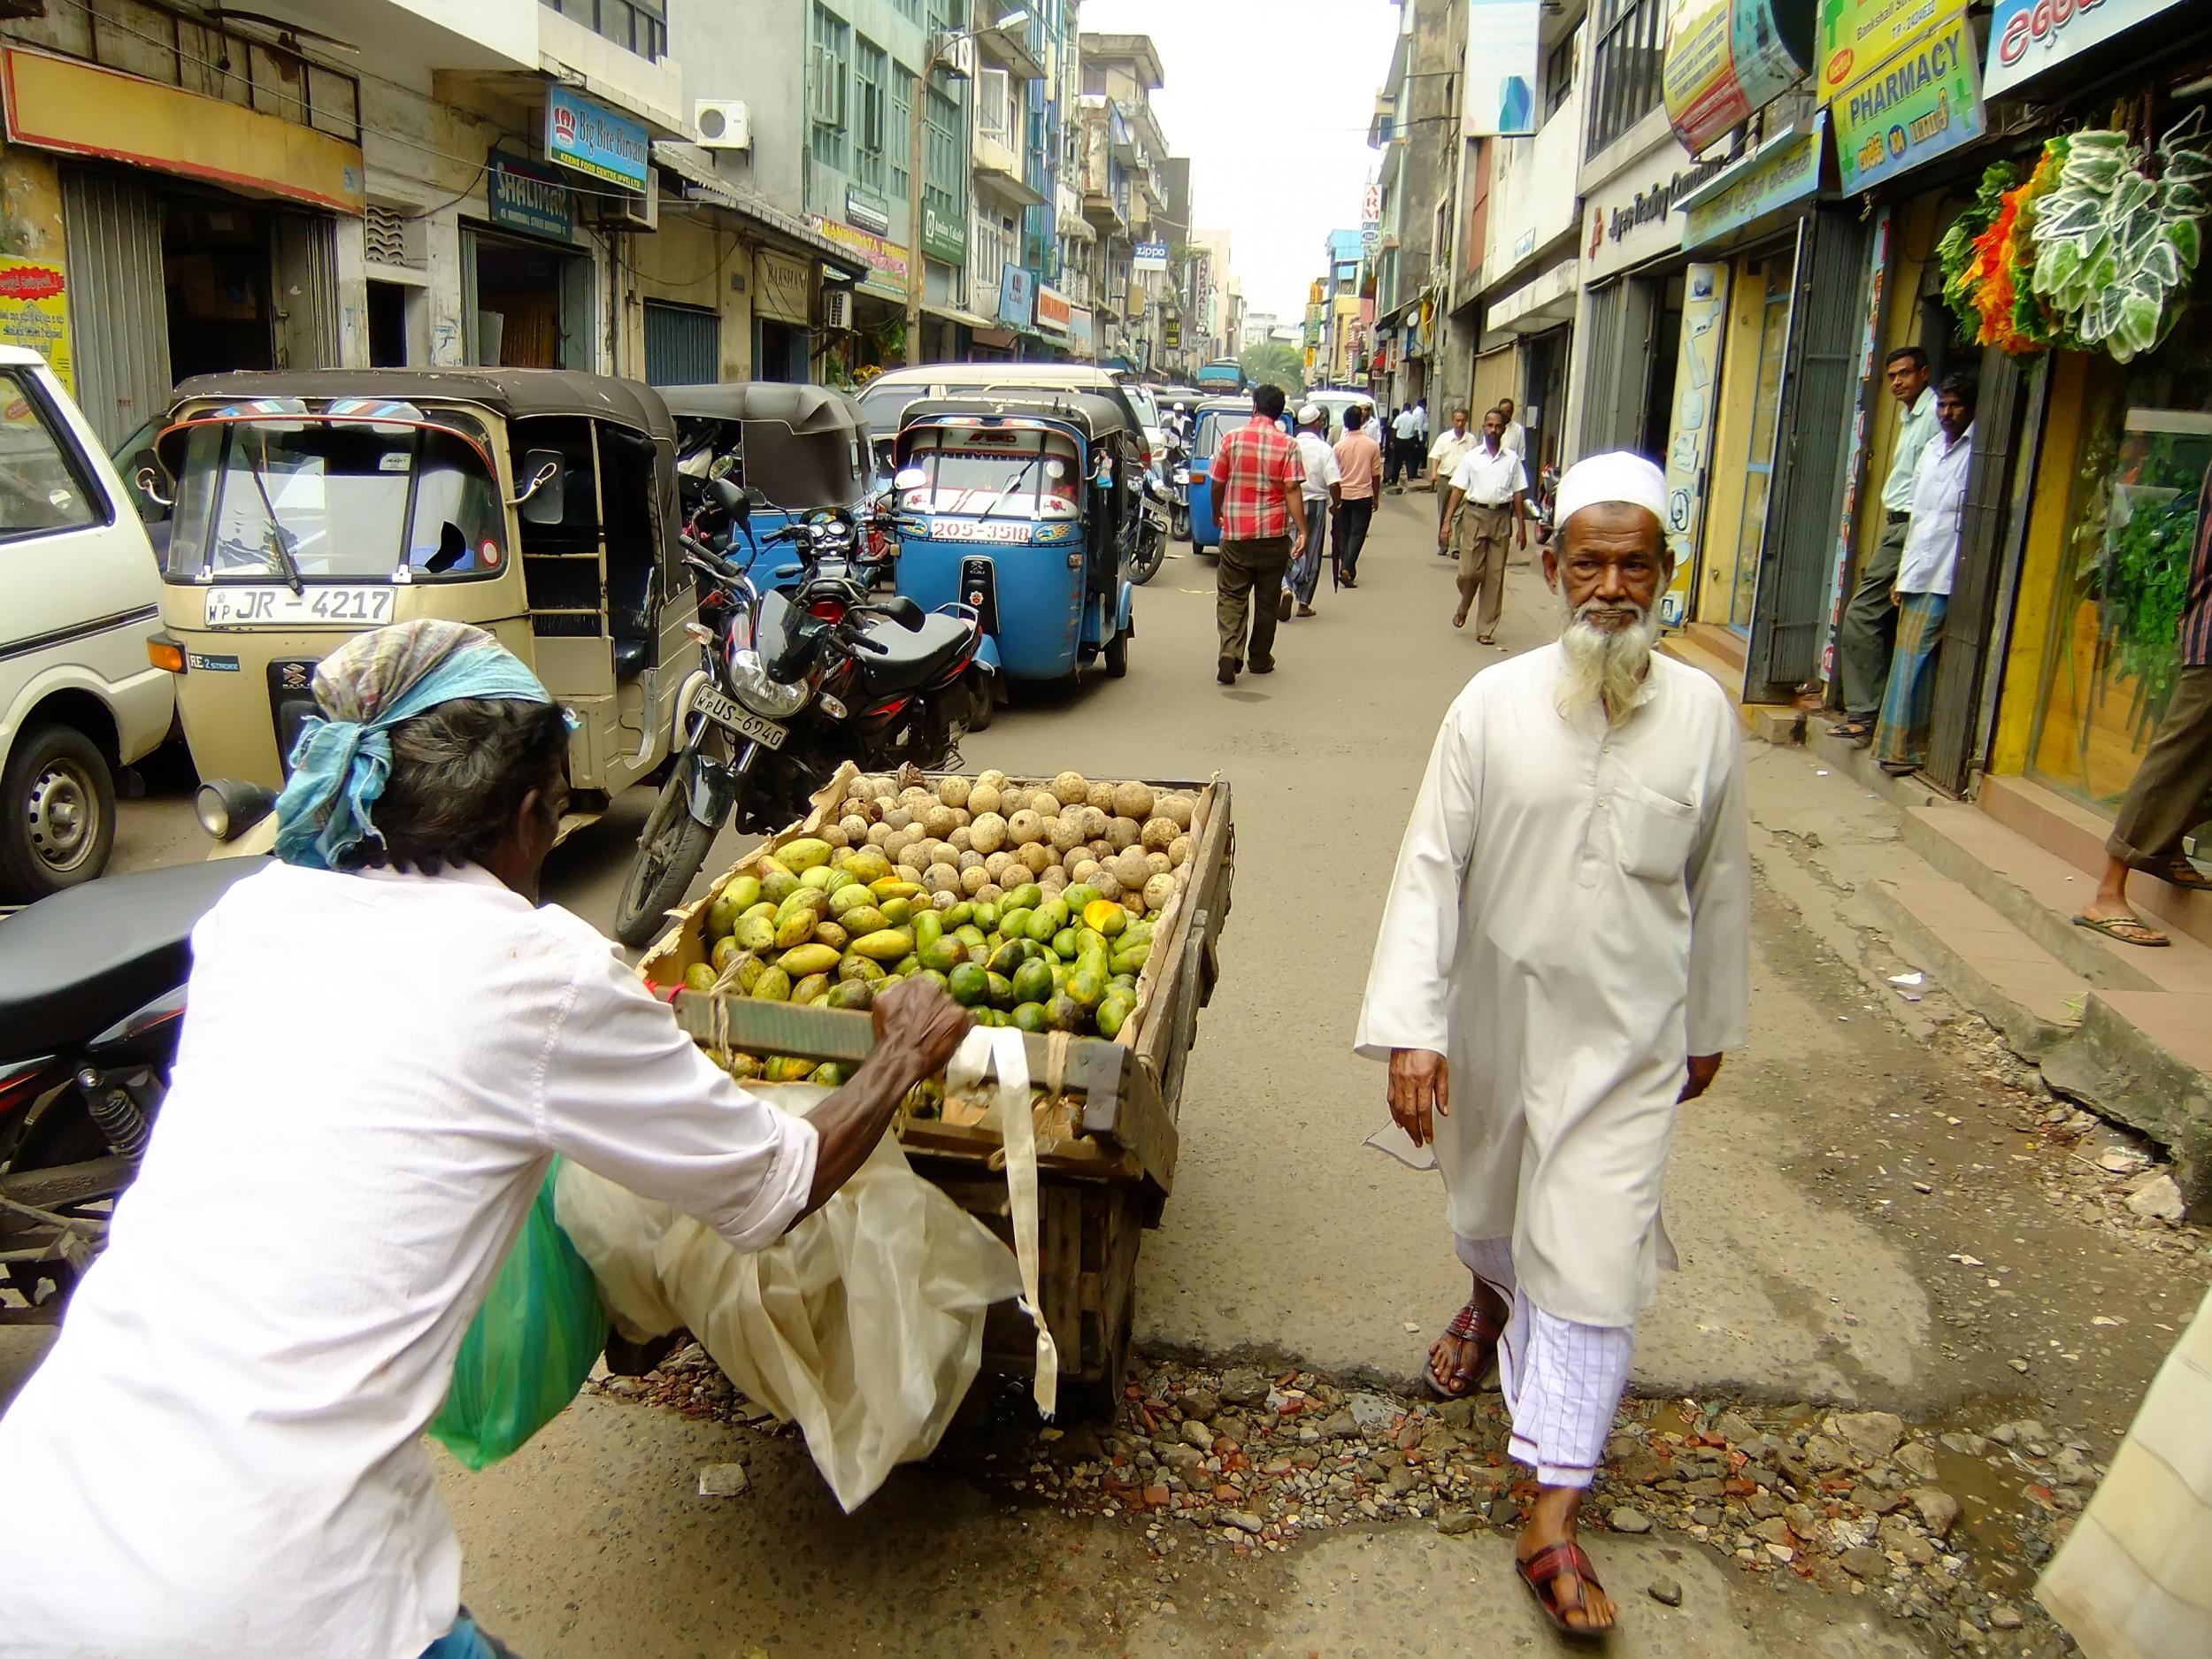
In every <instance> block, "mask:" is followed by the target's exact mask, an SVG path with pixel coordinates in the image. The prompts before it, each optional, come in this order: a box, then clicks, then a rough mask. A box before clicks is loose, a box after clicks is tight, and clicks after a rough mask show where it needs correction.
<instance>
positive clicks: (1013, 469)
mask: <svg viewBox="0 0 2212 1659" xmlns="http://www.w3.org/2000/svg"><path fill="white" fill-rule="evenodd" d="M906 464H907V465H909V466H918V467H919V468H921V469H922V470H923V471H924V472H927V473H928V474H929V479H930V481H929V483H928V485H927V486H926V487H923V488H915V489H910V490H908V491H907V492H906V494H905V495H904V497H903V498H902V505H903V507H904V508H905V510H906V511H909V512H945V513H969V514H973V515H974V516H975V517H977V518H1051V519H1064V518H1076V517H1077V516H1079V513H1080V511H1081V510H1082V501H1083V466H1082V463H1081V461H1080V460H1079V458H1078V457H1077V455H1076V450H1075V441H1074V440H1073V439H1071V438H1070V437H1069V436H1067V434H1064V433H1058V432H1020V431H1010V430H1005V429H990V430H984V431H976V430H972V429H966V430H964V429H961V428H957V427H954V428H948V429H944V430H929V431H923V432H919V433H917V434H915V435H914V444H913V448H912V449H911V451H910V453H909V455H908V457H907V463H906Z"/></svg>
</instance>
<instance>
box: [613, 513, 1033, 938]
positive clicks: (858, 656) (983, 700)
mask: <svg viewBox="0 0 2212 1659" xmlns="http://www.w3.org/2000/svg"><path fill="white" fill-rule="evenodd" d="M733 497H734V499H733ZM721 504H722V506H723V507H724V508H725V510H726V511H729V512H730V513H731V514H732V515H733V518H735V519H736V521H737V524H738V528H739V530H740V532H741V534H743V535H744V536H745V539H746V540H747V541H750V540H751V538H750V534H749V530H747V528H746V526H745V524H744V519H745V517H746V513H747V503H745V501H744V499H743V498H742V497H741V496H738V495H736V492H735V491H734V489H729V490H727V491H726V493H725V494H724V495H723V496H722V497H721ZM878 511H879V513H887V512H888V511H889V509H888V506H887V505H886V506H885V507H883V508H880V509H879V510H878ZM886 541H887V542H888V544H889V545H891V546H894V547H895V538H869V537H863V538H861V539H860V541H857V542H856V540H855V536H854V534H852V532H851V531H850V530H849V529H847V528H846V527H845V526H842V525H841V524H837V523H822V524H810V523H806V522H799V523H795V524H791V525H787V526H785V527H784V528H782V529H780V530H778V531H775V532H773V533H772V534H769V535H767V536H764V537H762V538H760V540H759V541H758V542H757V544H755V545H757V547H758V548H759V549H762V550H765V549H768V548H772V547H776V546H780V545H787V546H789V547H791V548H792V549H795V551H796V552H797V553H798V555H799V561H798V563H797V564H795V565H784V566H781V567H779V568H778V569H777V570H776V571H775V572H774V580H776V582H777V583H778V584H779V586H777V587H772V588H768V589H767V590H766V591H762V590H761V589H760V588H757V586H756V585H755V584H754V582H753V580H752V579H751V577H750V576H749V574H748V572H747V570H746V569H743V568H741V567H739V566H738V565H734V564H733V563H732V562H731V561H730V560H728V559H726V558H725V557H722V556H721V555H719V554H717V553H715V552H714V551H712V550H711V549H709V548H708V547H706V546H705V545H704V544H703V543H702V542H701V541H698V540H697V539H696V538H695V537H691V536H687V538H686V541H685V549H684V559H685V563H686V564H687V565H690V566H691V568H692V570H693V571H694V572H695V573H696V574H697V575H698V576H700V577H701V578H702V579H703V580H705V581H706V582H708V583H709V584H710V586H711V587H712V588H714V589H715V590H716V593H717V595H718V603H715V604H714V605H712V606H711V607H709V606H703V607H702V610H703V614H705V615H707V616H709V617H710V618H711V619H710V620H708V621H703V622H701V623H697V624H695V625H694V626H693V630H692V631H693V636H694V637H695V639H697V641H699V644H700V647H701V649H702V650H703V654H704V656H705V659H706V661H705V667H704V669H703V672H700V673H698V674H696V675H695V676H694V677H693V679H692V680H691V681H690V682H689V683H688V684H687V686H686V687H685V689H684V691H683V692H682V693H681V694H680V696H679V698H678V705H677V706H678V710H679V712H678V716H677V719H678V726H679V728H680V736H681V739H682V748H681V749H680V752H679V753H678V755H677V756H676V757H675V759H674V761H673V762H672V764H671V766H670V769H669V772H668V777H667V780H666V781H665V782H664V784H663V785H662V787H661V792H660V795H659V796H658V798H657V800H656V801H655V802H654V803H653V810H652V811H651V813H650V814H649V816H648V818H646V822H645V828H644V831H643V833H641V835H640V836H639V838H638V850H637V853H636V856H634V859H633V860H632V863H631V867H630V874H629V878H628V879H627V880H626V882H625V884H624V887H623V891H622V897H621V900H620V902H619V903H618V906H617V908H616V911H615V935H616V937H617V938H618V939H620V940H621V941H623V942H624V943H626V944H630V945H642V944H645V943H646V942H647V941H649V940H650V939H651V938H652V937H653V935H654V933H656V932H657V930H658V929H659V927H660V926H661V925H662V922H663V918H664V916H665V915H666V913H667V912H668V911H669V910H672V908H674V907H675V905H676V904H677V903H679V902H680V901H681V900H682V898H683V895H684V893H685V890H686V889H687V888H688V887H690V885H691V881H692V878H693V877H695V875H697V874H698V872H699V867H700V865H701V864H703V863H704V862H705V860H706V856H707V849H708V848H709V847H710V846H711V845H712V844H713V841H714V838H715V836H716V835H717V834H718V833H720V831H721V829H722V826H723V825H724V824H725V823H726V822H728V821H730V820H731V819H732V818H735V820H736V822H737V824H738V826H739V827H740V828H743V829H757V830H763V831H766V830H773V829H777V828H780V827H781V826H783V825H785V824H787V823H789V822H790V821H791V820H792V819H794V818H800V817H803V816H804V815H805V813H806V811H807V810H809V806H810V797H811V796H812V795H813V794H814V792H815V791H816V790H818V788H820V787H821V786H822V785H823V784H824V783H826V782H827V781H828V780H829V779H830V777H831V775H832V774H833V772H835V771H836V770H837V768H838V766H839V765H840V764H842V763H843V762H845V761H848V760H849V761H852V762H854V763H856V764H858V765H861V766H863V767H864V768H866V769H868V770H870V771H892V770H895V769H896V768H897V767H898V766H900V765H902V764H907V763H909V762H911V763H913V764H917V765H920V766H924V767H928V768H941V767H945V766H948V765H950V764H954V763H955V762H956V758H957V755H958V749H959V744H960V741H961V739H962V738H963V737H964V736H965V735H966V734H967V733H969V732H972V731H977V730H980V729H981V728H982V727H983V726H985V725H987V724H988V722H989V718H990V714H991V709H992V687H991V684H990V679H989V672H988V670H987V668H986V666H985V665H984V664H983V663H982V662H981V661H980V660H979V657H978V655H977V653H978V651H979V649H980V647H981V645H982V641H983V634H982V628H981V626H980V622H979V618H978V617H977V615H976V613H975V612H974V611H972V610H970V609H968V608H966V607H964V606H959V607H953V608H950V609H949V610H947V611H924V610H923V609H922V608H921V607H920V606H919V605H918V604H917V603H914V601H912V600H911V599H907V598H903V597H898V596H892V597H881V596H878V595H875V594H874V593H873V592H872V588H873V584H874V582H875V580H876V576H877V573H878V572H876V569H875V565H877V563H878V562H879V561H878V560H877V559H876V558H873V557H855V555H856V549H857V550H858V551H861V552H863V553H864V552H865V550H866V549H867V547H868V546H869V545H871V544H873V545H877V546H881V545H884V544H885V542H886ZM782 584H788V587H785V586H782Z"/></svg>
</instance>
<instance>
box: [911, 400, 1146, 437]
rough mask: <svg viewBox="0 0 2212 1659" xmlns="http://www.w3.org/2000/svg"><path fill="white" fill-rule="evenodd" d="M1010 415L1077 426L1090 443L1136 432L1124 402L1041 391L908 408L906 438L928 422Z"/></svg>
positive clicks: (931, 403)
mask: <svg viewBox="0 0 2212 1659" xmlns="http://www.w3.org/2000/svg"><path fill="white" fill-rule="evenodd" d="M996 415H1006V416H1011V417H1013V418H1016V419H1030V420H1058V421H1064V422H1066V423H1067V424H1068V425H1069V426H1073V427H1074V428H1075V429H1076V430H1077V432H1078V433H1079V434H1081V435H1082V438H1083V441H1084V442H1086V443H1087V444H1097V443H1101V442H1106V441H1109V440H1110V439H1112V438H1113V437H1115V436H1116V435H1117V434H1128V433H1130V432H1132V431H1133V428H1132V427H1131V426H1130V424H1129V417H1128V414H1127V412H1126V411H1125V410H1124V409H1123V408H1122V406H1121V403H1120V402H1119V401H1118V399H1115V398H1112V397H1107V396H1101V395H1100V394H1098V393H1096V392H1055V391H1049V390H1046V389H1044V388H1039V389H1038V390H1036V391H1033V392H1032V391H1027V390H1024V391H1023V392H1021V393H1020V394H1018V395H1015V396H1000V395H997V394H993V395H991V396H981V397H931V398H925V399H923V400H922V401H921V402H919V403H910V404H909V405H908V406H907V411H906V418H905V420H904V421H903V422H902V425H901V428H900V432H901V435H902V437H903V436H904V434H907V433H910V432H911V431H913V429H914V428H915V427H916V426H921V425H924V424H926V423H933V422H941V421H945V420H948V419H960V418H963V417H964V418H967V419H988V418H990V417H992V416H996Z"/></svg>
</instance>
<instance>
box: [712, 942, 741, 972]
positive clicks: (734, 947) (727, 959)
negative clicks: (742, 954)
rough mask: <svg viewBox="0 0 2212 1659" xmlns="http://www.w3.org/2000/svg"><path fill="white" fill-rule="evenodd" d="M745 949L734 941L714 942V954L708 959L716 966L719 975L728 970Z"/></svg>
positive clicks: (715, 970) (715, 969)
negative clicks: (739, 953)
mask: <svg viewBox="0 0 2212 1659" xmlns="http://www.w3.org/2000/svg"><path fill="white" fill-rule="evenodd" d="M742 949H745V947H744V946H742V945H741V944H739V943H738V942H737V941H735V940H734V939H718V940H716V941H714V951H713V954H712V955H711V956H710V957H709V958H708V959H709V960H710V961H711V962H712V963H713V964H714V972H716V974H717V975H719V974H720V973H721V972H723V970H725V969H726V968H727V967H728V966H729V965H730V964H731V963H732V962H733V960H734V959H735V958H736V956H737V954H738V952H739V951H741V950H742Z"/></svg>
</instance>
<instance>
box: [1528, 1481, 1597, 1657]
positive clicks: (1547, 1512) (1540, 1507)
mask: <svg viewBox="0 0 2212 1659" xmlns="http://www.w3.org/2000/svg"><path fill="white" fill-rule="evenodd" d="M1581 1509H1582V1488H1581V1487H1580V1486H1539V1487H1537V1488H1536V1502H1534V1503H1532V1504H1531V1505H1530V1506H1529V1511H1528V1515H1527V1517H1525V1519H1524V1520H1523V1521H1522V1522H1521V1536H1520V1538H1519V1539H1518V1540H1517V1541H1516V1543H1515V1544H1514V1546H1513V1564H1514V1566H1515V1568H1516V1569H1517V1571H1519V1573H1520V1575H1521V1580H1522V1582H1523V1583H1525V1584H1526V1585H1527V1586H1528V1587H1529V1589H1530V1590H1531V1591H1532V1592H1533V1593H1534V1594H1535V1596H1536V1601H1537V1605H1539V1606H1540V1607H1541V1608H1542V1609H1544V1615H1545V1617H1547V1618H1548V1619H1550V1620H1551V1622H1552V1624H1553V1625H1554V1626H1555V1628H1556V1629H1558V1630H1560V1631H1562V1632H1564V1633H1565V1634H1567V1635H1569V1636H1591V1637H1594V1636H1602V1635H1604V1634H1605V1633H1606V1632H1608V1631H1609V1630H1611V1629H1612V1628H1613V1622H1614V1615H1615V1609H1614V1606H1613V1598H1612V1597H1611V1596H1609V1595H1608V1594H1606V1593H1605V1586H1603V1585H1601V1584H1600V1583H1599V1582H1598V1578H1597V1570H1596V1569H1595V1568H1594V1566H1593V1565H1592V1564H1591V1562H1590V1558H1589V1556H1588V1555H1585V1554H1584V1553H1583V1550H1582V1546H1581V1545H1580V1544H1579V1543H1578V1542H1577V1541H1576V1538H1575V1521H1576V1518H1577V1517H1578V1514H1579V1513H1580V1511H1581Z"/></svg>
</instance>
